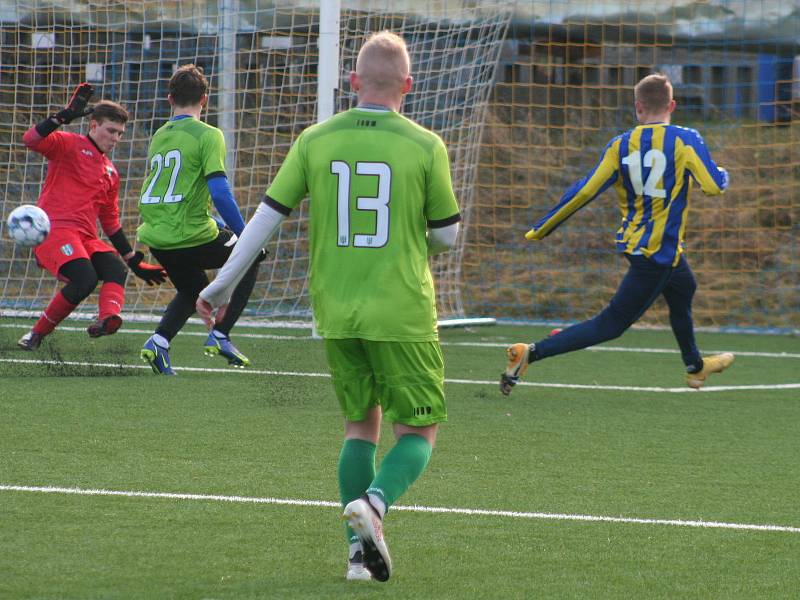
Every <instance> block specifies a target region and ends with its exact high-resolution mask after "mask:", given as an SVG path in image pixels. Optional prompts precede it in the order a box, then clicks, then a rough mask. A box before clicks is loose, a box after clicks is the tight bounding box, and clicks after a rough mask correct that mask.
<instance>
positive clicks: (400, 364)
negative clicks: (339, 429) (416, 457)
mask: <svg viewBox="0 0 800 600" xmlns="http://www.w3.org/2000/svg"><path fill="white" fill-rule="evenodd" d="M325 354H326V355H327V357H328V366H329V367H330V370H331V375H332V377H333V387H334V389H335V390H336V398H337V399H338V400H339V405H340V406H341V407H342V412H343V413H344V416H345V418H346V419H347V420H348V421H363V420H364V419H365V418H366V417H367V411H368V410H369V409H370V408H372V407H373V406H377V405H380V406H381V408H382V409H383V416H384V418H386V419H387V420H389V421H390V422H392V423H402V424H403V425H411V426H413V427H425V426H426V425H433V424H434V423H441V422H443V421H446V420H447V407H446V406H445V401H444V360H443V358H442V349H441V348H440V347H439V342H438V341H433V342H372V341H369V340H362V339H353V338H351V339H345V340H331V339H326V340H325Z"/></svg>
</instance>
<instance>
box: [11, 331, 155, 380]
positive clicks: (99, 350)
mask: <svg viewBox="0 0 800 600" xmlns="http://www.w3.org/2000/svg"><path fill="white" fill-rule="evenodd" d="M110 342H111V340H103V341H102V345H100V343H96V342H89V343H87V344H85V345H83V346H81V347H80V349H79V350H76V349H75V347H72V346H71V347H70V348H69V350H68V351H67V350H62V346H61V344H60V343H59V341H58V340H56V339H45V340H44V341H43V342H42V345H41V347H40V348H39V349H38V350H36V351H34V352H25V351H23V350H21V349H20V348H18V347H17V345H16V343H15V342H8V341H7V340H3V342H2V343H0V358H2V359H6V360H9V361H11V362H5V361H4V362H2V363H0V376H7V377H30V376H36V377H132V376H134V377H135V376H144V375H150V371H149V370H147V369H132V368H130V366H129V365H130V363H131V357H130V348H128V347H126V346H124V345H123V344H114V343H110ZM65 354H66V355H67V356H65ZM15 359H16V360H19V361H20V362H14V361H15ZM22 361H25V362H22ZM28 361H36V362H28ZM74 363H101V364H100V365H97V366H95V365H93V364H74Z"/></svg>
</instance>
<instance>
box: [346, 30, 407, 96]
mask: <svg viewBox="0 0 800 600" xmlns="http://www.w3.org/2000/svg"><path fill="white" fill-rule="evenodd" d="M410 71H411V59H410V58H409V56H408V48H407V47H406V43H405V41H404V40H403V38H401V37H400V36H399V35H397V34H395V33H392V32H390V31H381V32H379V33H373V34H372V35H371V36H369V38H368V39H367V41H366V42H365V43H364V45H363V46H362V47H361V50H360V51H359V53H358V59H357V60H356V74H357V75H358V77H359V79H360V80H361V82H362V84H363V85H365V86H367V87H369V88H372V89H377V90H387V91H388V90H393V89H395V88H399V87H402V85H403V83H404V82H405V80H406V78H408V76H409V75H410Z"/></svg>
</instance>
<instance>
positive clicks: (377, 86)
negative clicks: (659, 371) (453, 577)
mask: <svg viewBox="0 0 800 600" xmlns="http://www.w3.org/2000/svg"><path fill="white" fill-rule="evenodd" d="M409 71H410V61H409V56H408V51H407V49H406V46H405V43H404V42H403V40H402V38H400V37H398V36H396V35H394V34H392V33H389V32H382V33H379V34H376V35H373V36H372V37H370V38H369V40H368V41H367V42H366V43H365V44H364V46H363V47H362V48H361V51H360V52H359V55H358V60H357V64H356V71H355V72H353V73H351V74H350V84H351V86H352V88H353V89H354V90H355V91H356V93H357V94H358V106H357V107H356V108H354V109H351V110H349V111H345V112H342V113H339V114H338V115H336V116H334V117H331V118H330V119H328V120H327V121H325V122H323V123H320V124H318V125H315V126H313V127H310V128H308V129H306V130H305V131H304V132H303V133H302V134H301V135H300V136H299V137H298V139H297V140H296V141H295V143H294V145H293V146H292V148H291V150H290V151H289V155H288V156H287V157H286V160H285V161H284V163H283V165H282V166H281V168H280V170H279V171H278V173H277V175H276V177H275V180H274V181H273V182H272V185H271V186H270V187H269V189H268V190H267V193H266V197H265V199H264V201H263V202H262V203H261V205H260V206H259V208H258V210H257V211H256V214H255V216H254V217H253V219H252V220H251V221H250V222H249V223H248V225H247V227H246V228H245V230H244V232H243V233H242V236H241V239H240V240H239V243H238V244H237V245H236V248H235V249H234V251H233V254H232V255H231V257H230V259H229V260H228V262H227V263H226V264H225V266H224V267H223V268H222V269H221V270H220V272H219V274H218V275H217V278H216V279H215V280H214V281H213V282H212V283H211V285H209V286H208V287H207V288H206V289H204V290H203V291H202V292H200V298H198V301H197V310H198V313H199V314H200V315H201V316H202V317H203V318H204V319H205V320H206V323H207V324H209V326H211V325H213V320H212V317H213V313H214V310H215V308H217V307H222V308H220V309H219V311H218V314H217V318H219V313H222V314H224V313H225V312H226V309H225V308H224V306H225V305H226V303H227V302H228V298H230V296H231V293H232V290H233V289H234V286H235V285H236V283H237V282H238V280H239V278H241V277H242V276H243V274H244V273H245V271H246V270H247V268H248V266H249V264H250V263H252V261H253V258H254V257H255V256H256V255H257V254H258V252H259V251H260V250H261V249H262V248H263V247H264V245H265V244H266V242H267V241H268V240H269V238H270V236H271V235H272V234H273V233H274V232H275V230H276V229H277V228H278V226H279V225H280V223H281V221H282V219H283V218H284V217H285V216H286V215H288V214H289V213H290V212H291V210H292V209H293V208H295V207H296V206H297V205H298V204H299V203H300V201H301V200H302V199H303V198H304V197H305V196H306V195H308V196H309V202H310V206H311V210H310V215H311V216H310V235H311V238H310V252H311V267H310V292H311V300H312V305H313V308H314V317H315V320H316V323H317V328H318V331H319V333H320V335H321V336H322V337H323V338H325V351H326V355H327V359H328V364H329V366H330V370H331V374H332V376H333V385H334V389H335V392H336V396H337V398H338V400H339V404H340V405H341V408H342V411H343V413H344V418H345V440H344V444H343V446H342V449H341V453H340V455H339V468H338V472H339V490H340V495H341V501H342V505H343V506H344V516H345V518H346V519H347V521H348V525H349V528H348V539H349V543H350V552H349V560H348V568H347V578H348V579H370V578H375V579H377V580H379V581H386V580H387V579H388V578H389V576H390V574H391V569H392V567H391V559H390V556H389V551H388V548H387V546H386V542H385V540H384V538H383V518H384V515H385V514H386V511H387V510H388V508H389V507H390V506H391V505H392V504H394V503H395V502H396V501H397V499H398V498H399V497H400V496H401V495H402V494H403V493H404V492H405V491H406V490H407V489H408V488H409V487H410V486H411V484H412V483H413V482H414V481H415V480H416V479H417V478H418V477H419V476H420V475H421V474H422V473H423V471H424V470H425V468H426V467H427V464H428V461H429V459H430V455H431V451H432V449H433V445H434V443H435V440H436V432H437V428H438V424H439V423H441V422H444V421H445V420H446V419H447V411H446V406H445V398H444V364H443V360H442V352H441V349H440V347H439V341H438V339H439V338H438V331H437V328H436V303H435V293H434V287H433V279H432V277H431V272H430V269H429V266H428V257H429V256H432V255H434V254H437V253H439V252H443V251H445V250H448V249H449V248H451V247H452V246H453V245H454V244H455V240H456V235H457V233H458V222H459V221H460V219H461V217H460V214H459V210H458V205H457V203H456V199H455V195H454V194H453V187H452V183H451V179H450V164H449V159H448V156H447V150H446V148H445V146H444V143H443V142H442V140H441V139H440V138H439V137H438V136H437V135H435V134H434V133H431V132H430V131H428V130H426V129H424V128H423V127H421V126H419V125H417V124H415V123H414V122H413V121H410V120H409V119H407V118H405V117H403V116H401V115H400V114H399V112H398V111H399V110H400V106H401V105H402V102H403V96H404V95H405V94H406V93H407V92H408V91H409V90H410V89H411V85H412V78H411V76H410V74H409ZM383 417H385V418H386V419H388V420H389V421H390V422H392V423H393V424H394V433H395V436H396V438H397V442H396V444H395V445H394V447H393V448H391V450H389V452H388V453H387V454H386V456H385V457H384V458H383V461H382V462H381V465H380V468H379V469H378V470H377V473H376V468H375V453H376V447H377V443H378V440H379V435H380V425H381V420H382V418H383Z"/></svg>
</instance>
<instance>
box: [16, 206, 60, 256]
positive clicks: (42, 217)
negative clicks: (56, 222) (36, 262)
mask: <svg viewBox="0 0 800 600" xmlns="http://www.w3.org/2000/svg"><path fill="white" fill-rule="evenodd" d="M6 225H8V237H10V238H11V239H12V240H13V241H14V243H15V244H16V245H17V246H24V247H26V248H31V247H33V246H38V245H39V244H41V243H42V242H43V241H44V240H45V238H46V237H47V234H48V233H50V219H49V218H48V217H47V213H46V212H44V211H43V210H42V209H41V208H39V207H38V206H33V205H32V204H23V205H22V206H18V207H17V208H15V209H14V210H12V211H11V214H10V215H8V219H7V220H6Z"/></svg>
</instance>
